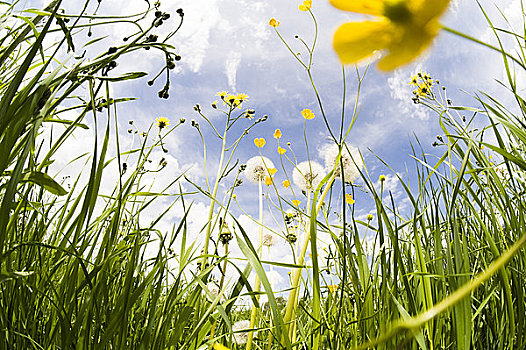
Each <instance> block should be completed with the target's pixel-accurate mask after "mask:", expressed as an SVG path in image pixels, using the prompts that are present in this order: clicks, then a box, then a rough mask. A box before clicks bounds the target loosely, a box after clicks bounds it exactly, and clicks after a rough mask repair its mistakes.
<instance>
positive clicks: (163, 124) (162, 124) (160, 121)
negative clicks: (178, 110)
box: [155, 117, 170, 129]
mask: <svg viewBox="0 0 526 350" xmlns="http://www.w3.org/2000/svg"><path fill="white" fill-rule="evenodd" d="M155 120H156V121H157V123H156V125H157V126H158V127H159V129H164V128H167V127H168V126H169V125H170V119H168V118H165V117H159V118H157V119H155Z"/></svg>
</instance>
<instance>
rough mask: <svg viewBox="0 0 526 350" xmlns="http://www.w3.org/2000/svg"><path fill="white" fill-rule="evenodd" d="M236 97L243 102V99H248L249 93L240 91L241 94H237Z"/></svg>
mask: <svg viewBox="0 0 526 350" xmlns="http://www.w3.org/2000/svg"><path fill="white" fill-rule="evenodd" d="M236 98H237V99H238V100H239V102H243V101H245V100H246V99H248V95H247V94H242V93H240V94H237V95H236Z"/></svg>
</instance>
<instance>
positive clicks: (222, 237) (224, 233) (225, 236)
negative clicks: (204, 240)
mask: <svg viewBox="0 0 526 350" xmlns="http://www.w3.org/2000/svg"><path fill="white" fill-rule="evenodd" d="M235 196H236V195H235V194H234V195H233V196H232V197H234V199H235ZM232 238H234V236H233V235H232V232H231V231H230V228H229V227H228V224H227V223H226V222H225V221H223V224H222V225H221V233H219V241H220V242H221V243H223V244H228V242H230V241H231V240H232Z"/></svg>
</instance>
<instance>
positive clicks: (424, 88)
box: [416, 83, 430, 97]
mask: <svg viewBox="0 0 526 350" xmlns="http://www.w3.org/2000/svg"><path fill="white" fill-rule="evenodd" d="M416 94H417V95H418V96H421V97H426V96H427V95H429V94H430V90H429V86H428V85H427V84H426V83H421V84H418V88H417V89H416Z"/></svg>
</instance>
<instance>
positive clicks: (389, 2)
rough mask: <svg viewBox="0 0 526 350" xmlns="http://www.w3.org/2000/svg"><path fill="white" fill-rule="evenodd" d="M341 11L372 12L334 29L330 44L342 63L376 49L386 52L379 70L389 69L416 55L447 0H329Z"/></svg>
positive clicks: (432, 33)
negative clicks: (356, 20) (368, 19)
mask: <svg viewBox="0 0 526 350" xmlns="http://www.w3.org/2000/svg"><path fill="white" fill-rule="evenodd" d="M330 2H331V4H332V5H333V6H334V7H337V8H339V9H340V10H344V11H351V12H358V13H363V14H368V15H373V16H376V17H377V18H376V19H375V20H372V21H364V22H349V23H345V24H343V25H342V26H340V28H338V29H337V30H336V33H335V34H334V39H333V45H334V49H335V51H336V53H337V54H338V56H339V57H340V60H341V61H342V62H343V63H346V64H351V63H356V62H358V61H361V60H363V59H364V58H367V57H370V56H372V55H373V54H374V52H375V51H377V50H386V51H387V54H386V55H385V56H384V57H383V58H382V59H381V60H380V62H378V68H380V69H381V70H393V69H395V68H397V67H399V66H401V65H404V64H407V63H409V62H411V61H412V60H414V59H415V58H416V57H418V56H419V55H420V54H421V53H422V52H423V51H424V50H425V49H426V48H427V47H428V46H429V45H430V44H431V41H432V40H433V39H434V37H435V36H436V35H437V34H438V31H439V30H440V23H439V22H438V19H439V18H440V16H441V15H442V14H443V13H444V11H446V9H447V7H448V5H449V2H450V0H432V1H424V0H352V1H351V0H330Z"/></svg>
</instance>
